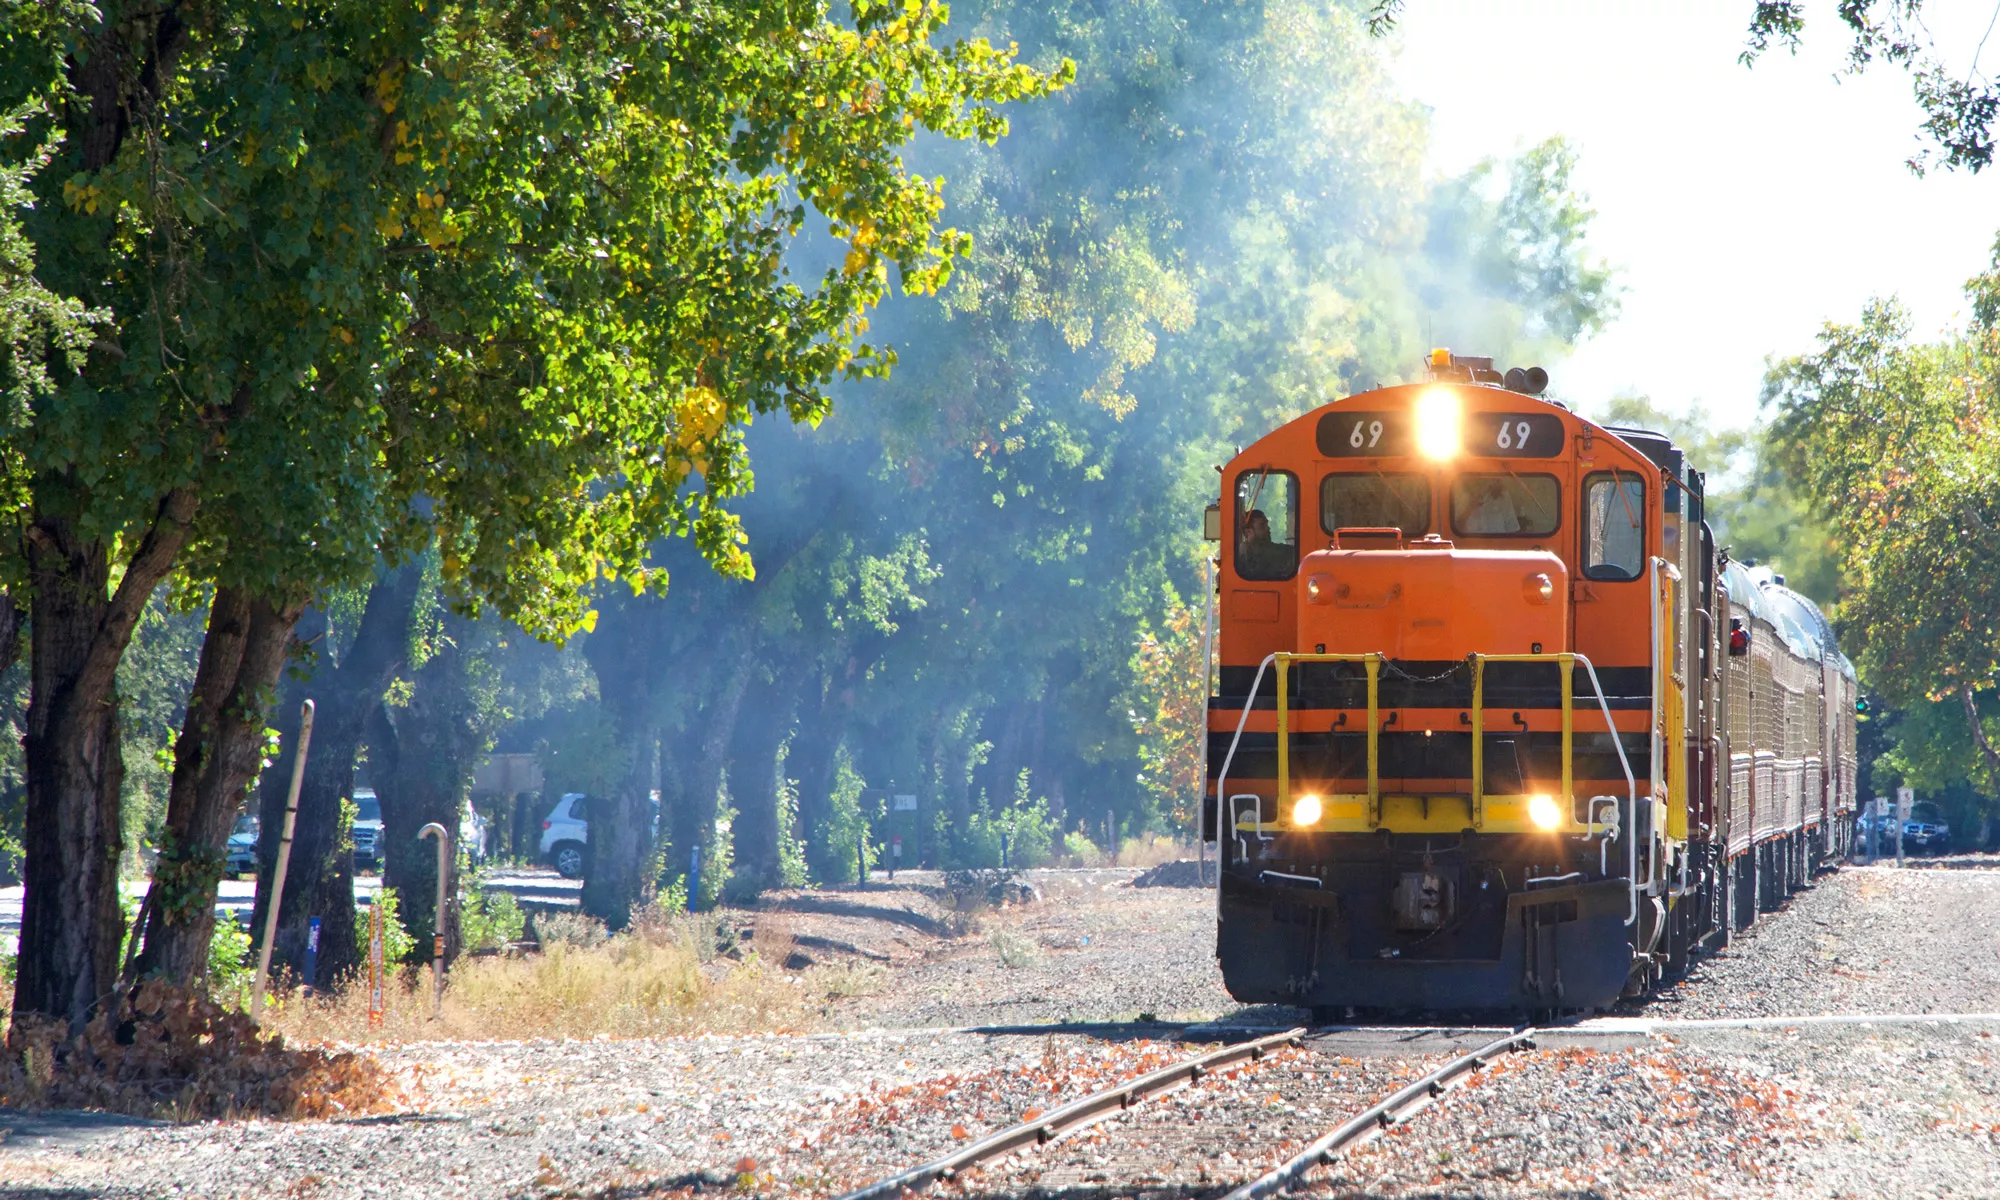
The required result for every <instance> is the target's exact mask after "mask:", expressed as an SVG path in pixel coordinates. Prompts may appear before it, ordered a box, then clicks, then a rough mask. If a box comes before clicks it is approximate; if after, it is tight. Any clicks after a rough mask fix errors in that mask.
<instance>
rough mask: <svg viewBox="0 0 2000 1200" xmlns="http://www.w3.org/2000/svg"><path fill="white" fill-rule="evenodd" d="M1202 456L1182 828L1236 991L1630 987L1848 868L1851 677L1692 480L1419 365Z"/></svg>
mask: <svg viewBox="0 0 2000 1200" xmlns="http://www.w3.org/2000/svg"><path fill="white" fill-rule="evenodd" d="M1429 376H1430V378H1429V380H1428V382H1425V383H1419V384H1412V385H1406V386H1396V387H1386V388H1379V389H1376V390H1374V391H1370V392H1365V393H1362V394H1359V395H1355V396H1351V397H1348V398H1347V399H1344V400H1340V401H1336V402H1334V403H1332V404H1328V405H1325V406H1323V407H1321V408H1319V409H1317V410H1315V411H1313V412H1311V413H1308V414H1307V415H1305V416H1303V417H1300V418H1299V419H1297V420H1295V421H1293V422H1291V423H1290V424H1287V425H1285V426H1283V427H1282V428H1280V429H1277V430H1275V431H1273V432H1272V433H1271V434H1269V435H1268V436H1266V437H1264V438H1263V439H1262V440H1260V441H1258V442H1257V443H1256V444H1254V445H1252V446H1250V447H1249V448H1248V449H1246V450H1244V451H1242V452H1241V453H1240V454H1238V455H1237V456H1236V457H1235V458H1234V459H1233V460H1231V461H1230V463H1229V464H1228V465H1227V466H1226V467H1225V468H1223V481H1222V494H1221V496H1220V498H1219V501H1218V503H1216V504H1215V505H1213V506H1211V509H1210V513H1209V532H1210V536H1211V537H1214V538H1216V539H1217V540H1219V541H1221V542H1222V543H1223V546H1222V553H1221V556H1220V573H1219V576H1218V589H1219V593H1220V595H1219V599H1218V605H1219V615H1218V625H1219V633H1220V640H1221V646H1220V673H1219V680H1217V681H1212V682H1217V683H1218V686H1217V688H1216V694H1214V695H1212V696H1211V697H1210V699H1209V705H1208V787H1209V791H1208V802H1207V804H1206V805H1205V810H1204V811H1205V816H1204V822H1203V825H1204V828H1203V833H1204V836H1205V837H1206V838H1208V839H1209V840H1212V841H1215V842H1216V844H1217V860H1218V863H1219V864H1220V870H1219V872H1218V884H1217V896H1216V905H1217V942H1216V949H1217V955H1218V957H1219V959H1220V961H1221V965H1222V971H1223V977H1224V979H1225V981H1226V983H1227V985H1228V987H1229V990H1230V992H1231V993H1232V994H1233V995H1234V996H1235V997H1236V998H1237V999H1238V1000H1241V1001H1244V1002H1247V1003H1283V1004H1294V1005H1301V1006H1307V1007H1311V1008H1313V1009H1315V1010H1318V1011H1319V1012H1320V1013H1321V1014H1322V1015H1333V1014H1336V1013H1339V1012H1341V1011H1342V1010H1345V1009H1366V1010H1376V1011H1380V1010H1424V1011H1433V1012H1461V1011H1471V1010H1507V1011H1513V1012H1522V1011H1526V1012H1546V1011H1574V1010H1589V1009H1597V1008H1602V1007H1604V1006H1606V1005H1609V1004H1610V1003H1612V1002H1613V1001H1615V1000H1617V999H1618V998H1619V997H1620V996H1621V995H1624V996H1632V995H1642V994H1645V993H1647V992H1649V991H1651V990H1652V989H1653V988H1655V987H1656V986H1657V985H1658V984H1659V982H1660V981H1661V980H1662V979H1663V978H1666V977H1669V976H1671V975H1673V974H1676V973H1678V972H1679V971H1680V970H1682V969H1683V968H1684V967H1685V965H1686V962H1687V959H1688V956H1689V954H1690V952H1691V951H1692V949H1693V948H1694V947H1695V946H1696V945H1698V944H1699V943H1701V942H1702V941H1703V940H1705V939H1712V940H1717V941H1726V940H1727V939H1728V938H1729V937H1730V936H1731V935H1732V933H1734V932H1735V931H1738V930H1740V929H1742V928H1743V927H1745V926H1746V925H1748V924H1749V923H1750V921H1752V920H1753V919H1754V918H1755V915H1756V913H1757V912H1758V911H1759V910H1760V909H1768V908H1770V907H1772V906H1775V905H1776V904H1778V903H1779V902H1780V901H1781V900H1782V899H1783V897H1784V896H1785V895H1787V894H1788V893H1789V892H1790V891H1791V890H1792V889H1795V888H1797V887H1799V886H1801V885H1802V884H1803V883H1804V881H1805V880H1806V878H1807V877H1808V876H1809V875H1810V873H1811V872H1812V871H1813V870H1815V869H1816V868H1817V867H1819V866H1820V865H1822V864H1826V863H1831V862H1834V861H1837V860H1838V859H1839V858H1840V857H1841V856H1843V855H1844V854H1845V852H1846V849H1847V838H1848V834H1849V830H1850V828H1851V826H1852V817H1851V813H1852V810H1853V809H1854V807H1855V794H1854V788H1855V753H1854V698H1855V681H1854V671H1853V668H1852V667H1851V666H1850V665H1849V663H1848V661H1847V660H1846V659H1845V658H1844V657H1843V656H1842V655H1841V654H1840V652H1839V650H1838V648H1837V647H1836V645H1835V641H1834V637H1833V632H1832V630H1831V628H1830V627H1829V626H1828V624H1827V622H1826V619H1825V617H1824V616H1823V615H1822V614H1821V613H1820V611H1819V609H1818V608H1816V607H1815V606H1814V605H1813V604H1812V602H1811V601H1809V600H1807V599H1805V598H1804V597H1802V596H1799V595H1797V594H1796V593H1794V592H1792V591H1790V590H1789V589H1787V588H1785V587H1784V585H1783V580H1782V579H1779V578H1777V577H1774V576H1772V575H1771V574H1770V573H1769V572H1768V571H1764V570H1761V569H1755V568H1750V567H1746V566H1744V565H1743V564H1739V563H1733V562H1729V561H1728V560H1727V558H1726V556H1725V555H1724V554H1722V553H1719V552H1718V550H1717V548H1716V546H1715V542H1714V537H1713V535H1712V534H1711V532H1710V529H1709V526H1708V524H1707V523H1706V521H1705V520H1704V519H1703V479H1702V474H1701V472H1700V471H1698V470H1695V469H1693V467H1692V466H1690V465H1689V464H1688V462H1687V461H1686V459H1685V457H1684V455H1683V454H1682V452H1681V451H1680V450H1679V449H1678V448H1676V447H1675V446H1673V445H1672V444H1671V442H1670V441H1669V440H1668V439H1667V438H1665V437H1663V436H1661V435H1659V434H1657V433H1652V432H1648V431H1645V430H1638V429H1621V428H1607V427H1604V426H1599V425H1596V424H1593V423H1592V422H1590V421H1587V420H1584V419H1582V418H1581V417H1578V416H1577V415H1576V414H1575V413H1572V412H1570V411H1568V410H1567V409H1566V408H1564V407H1563V406H1562V405H1560V404H1557V403H1554V402H1551V401H1548V400H1544V399H1542V398H1541V397H1540V395H1539V393H1540V391H1541V390H1542V387H1543V386H1544V385H1545V384H1546V380H1547V377H1546V375H1544V374H1543V373H1542V372H1541V371H1540V370H1539V369H1536V370H1532V371H1520V370H1515V371H1510V372H1508V373H1507V374H1506V375H1505V376H1503V375H1501V374H1500V373H1499V372H1498V371H1496V370H1494V369H1493V366H1492V363H1491V360H1488V359H1476V358H1462V357H1455V356H1453V355H1451V354H1449V353H1448V352H1444V351H1439V352H1436V353H1434V354H1433V355H1432V358H1431V362H1430V367H1429Z"/></svg>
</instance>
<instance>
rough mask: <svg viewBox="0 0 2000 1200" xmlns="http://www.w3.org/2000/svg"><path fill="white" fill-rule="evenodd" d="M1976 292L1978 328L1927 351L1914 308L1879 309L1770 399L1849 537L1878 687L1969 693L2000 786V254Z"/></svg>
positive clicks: (1866, 669)
mask: <svg viewBox="0 0 2000 1200" xmlns="http://www.w3.org/2000/svg"><path fill="white" fill-rule="evenodd" d="M1968 291H1969V293H1970V295H1971V298H1972V300H1973V306H1974V312H1975V319H1974V322H1973V326H1972V328H1971V329H1970V330H1969V331H1968V332H1967V333H1966V334H1964V335H1961V336H1956V337H1953V338H1950V339H1948V340H1945V341H1942V342H1939V343H1934V344H1929V345H1924V344H1915V343H1913V342H1912V341H1911V339H1910V323H1909V318H1908V316H1907V314H1905V313H1904V312H1903V311H1902V310H1901V308H1900V307H1898V306H1897V305H1895V304H1894V303H1881V302H1878V303H1875V304H1871V305H1870V306H1869V307H1868V308H1867V310H1866V311H1865V312H1864V313H1863V314H1862V317H1861V320H1860V321H1859V322H1857V323H1855V324H1852V325H1828V326H1827V327H1826V328H1825V329H1824V330H1823V331H1822V332H1821V334H1820V337H1819V349H1818V351H1817V352H1816V353H1813V354H1809V355H1803V356H1799V357H1797V358H1792V359H1787V360H1784V361H1782V362H1780V363H1778V364H1776V365H1775V366H1774V367H1773V368H1772V370H1771V373H1770V375H1769V377H1768V379H1767V381H1766V384H1765V393H1766V400H1767V403H1768V404H1769V405H1771V406H1772V408H1773V409H1774V411H1775V413H1776V419H1775V420H1774V422H1773V427H1772V432H1773V435H1774V437H1775V439H1776V440H1777V442H1778V444H1779V445H1780V446H1781V447H1782V451H1783V459H1782V462H1783V466H1784V469H1785V472H1786V474H1787V476H1788V477H1789V478H1791V479H1792V480H1793V481H1795V482H1796V484H1797V485H1798V486H1799V487H1800V488H1801V489H1803V490H1804V491H1805V492H1806V493H1807V495H1809V496H1810V497H1811V498H1812V499H1813V500H1814V501H1815V503H1816V504H1817V506H1818V507H1819V508H1820V509H1821V511H1823V512H1825V513H1827V514H1829V517H1830V519H1831V520H1832V522H1833V523H1834V526H1835V528H1836V530H1837V537H1836V539H1835V540H1836V544H1837V545H1838V546H1839V547H1840V553H1841V568H1842V578H1843V581H1844V583H1845V598H1844V600H1843V601H1842V605H1841V609H1840V614H1841V627H1842V634H1843V638H1844V639H1845V640H1846V641H1847V642H1848V643H1849V644H1850V646H1852V647H1853V649H1854V652H1855V654H1856V657H1857V658H1858V659H1859V662H1860V669H1861V676H1862V678H1863V680H1864V681H1865V682H1866V685H1867V687H1868V689H1869V690H1870V691H1871V692H1872V693H1874V694H1876V695H1877V696H1879V697H1881V698H1882V699H1883V700H1884V701H1885V702H1887V703H1888V704H1889V705H1891V706H1893V707H1894V708H1897V709H1901V710H1905V711H1918V710H1924V709H1927V708H1929V707H1930V706H1932V705H1935V704H1937V703H1938V702H1940V701H1947V700H1949V701H1954V702H1956V704H1957V705H1958V706H1959V709H1960V719H1961V720H1962V721H1963V722H1964V727H1965V728H1966V730H1967V731H1968V733H1969V734H1970V738H1971V741H1972V743H1973V744H1974V745H1975V746H1977V747H1978V749H1979V751H1980V753H1981V755H1982V757H1983V758H1984V760H1985V763H1986V768H1987V775H1988V786H1989V788H1990V789H2000V752H1996V750H1995V748H1994V745H1993V743H1992V740H1991V738H1990V737H1989V735H1988V733H1987V731H1986V727H1985V721H1984V719H1983V717H1982V716H1981V713H1980V704H1979V699H1978V695H1979V693H1980V692H1981V691H1983V690H1986V689H1989V688H1991V687H1992V686H1993V683H1994V679H1995V675H1996V672H2000V623H1996V621H1997V620H2000V618H1996V615H1995V614H1996V613H2000V422H1996V410H1995V404H1994V396H1995V390H1994V389H1995V386H1996V383H2000V260H1996V263H1995V268H1994V269H1993V270H1989V271H1988V272H1987V273H1986V274H1984V275H1981V276H1980V277H1978V278H1976V279H1975V280H1973V282H1972V284H1971V285H1970V286H1969V288H1968ZM1930 740H1932V741H1935V739H1930Z"/></svg>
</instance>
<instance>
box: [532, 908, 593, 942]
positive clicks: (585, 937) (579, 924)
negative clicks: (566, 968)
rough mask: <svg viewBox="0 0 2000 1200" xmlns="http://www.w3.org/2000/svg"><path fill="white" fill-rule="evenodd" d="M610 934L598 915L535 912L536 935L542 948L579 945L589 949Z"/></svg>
mask: <svg viewBox="0 0 2000 1200" xmlns="http://www.w3.org/2000/svg"><path fill="white" fill-rule="evenodd" d="M609 936H610V935H609V934H607V933H606V932H605V931H604V922H602V921H600V920H598V919H597V918H596V917H593V916H590V915H588V914H585V913H580V912H546V913H537V914H535V937H536V939H537V940H539V941H540V942H541V944H542V949H544V950H547V949H548V948H549V947H550V946H577V947H580V948H582V949H585V950H588V949H590V948H591V947H592V946H599V945H602V944H603V943H604V940H605V938H607V937H609Z"/></svg>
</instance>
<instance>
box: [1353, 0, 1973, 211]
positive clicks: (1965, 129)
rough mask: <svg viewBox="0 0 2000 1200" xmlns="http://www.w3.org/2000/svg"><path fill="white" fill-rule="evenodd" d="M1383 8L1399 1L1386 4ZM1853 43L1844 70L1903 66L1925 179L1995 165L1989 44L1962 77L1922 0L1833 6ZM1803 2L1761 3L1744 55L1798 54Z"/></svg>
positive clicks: (1918, 164) (1917, 163) (1915, 166)
mask: <svg viewBox="0 0 2000 1200" xmlns="http://www.w3.org/2000/svg"><path fill="white" fill-rule="evenodd" d="M1381 3H1382V4H1383V5H1384V6H1385V7H1394V6H1399V5H1400V4H1401V3H1402V0H1381ZM1835 12H1837V13H1838V14H1839V17H1840V20H1841V22H1842V23H1843V24H1844V25H1846V26H1847V32H1848V33H1849V35H1850V36H1851V37H1852V39H1853V40H1852V41H1851V42H1850V43H1849V45H1848V49H1847V69H1848V70H1850V71H1853V72H1856V73H1859V72H1861V71H1864V70H1866V69H1867V68H1868V67H1869V66H1870V65H1872V64H1873V63H1876V62H1886V63H1890V64H1892V65H1894V66H1897V67H1900V68H1901V69H1902V70H1903V71H1905V72H1906V73H1908V75H1909V76H1910V90H1911V92H1912V94H1913V95H1914V97H1915V99H1916V102H1917V107H1918V108H1920V109H1921V110H1922V111H1923V114H1924V120H1923V122H1922V124H1921V126H1920V128H1921V129H1922V131H1923V132H1922V136H1923V137H1924V138H1925V139H1926V140H1928V141H1929V142H1931V143H1933V145H1928V146H1926V147H1924V149H1922V150H1919V151H1918V152H1917V153H1916V154H1914V155H1911V156H1910V158H1909V160H1908V166H1909V168H1910V169H1911V170H1912V171H1914V172H1916V173H1917V174H1919V175H1921V174H1923V173H1924V172H1925V171H1926V170H1927V169H1928V168H1929V167H1930V166H1932V165H1934V164H1938V163H1942V165H1943V166H1944V167H1945V168H1946V169H1947V170H1958V169H1960V168H1963V169H1965V170H1967V171H1971V172H1975V173H1976V172H1978V171H1981V170H1983V169H1985V168H1986V167H1987V166H1989V165H1991V164H1992V162H1993V122H1994V119H1995V118H1996V117H2000V87H1996V86H1995V85H1994V84H1993V82H1992V81H1990V80H1989V79H1987V78H1986V76H1984V75H1983V74H1981V73H1980V72H1979V70H1978V60H1979V51H1980V50H1982V49H1984V48H1985V45H1986V42H1985V39H1984V38H1981V39H1980V43H1979V45H1978V46H1977V47H1975V48H1974V49H1973V51H1972V54H1971V59H1972V62H1973V66H1972V68H1971V69H1970V70H1967V71H1959V70H1957V69H1955V67H1954V66H1953V65H1952V64H1950V63H1949V62H1948V61H1947V58H1948V57H1956V56H1954V55H1948V54H1947V53H1946V52H1945V51H1943V50H1941V49H1940V48H1939V47H1938V45H1937V42H1936V39H1935V37H1934V36H1933V35H1932V33H1931V30H1930V27H1929V26H1928V25H1927V24H1926V23H1925V21H1924V15H1923V4H1922V0H1843V3H1841V4H1838V5H1836V6H1835ZM1805 28H1806V15H1805V5H1804V3H1803V2H1802V0H1756V5H1755V7H1753V8H1752V9H1751V13H1750V25H1749V38H1748V42H1747V44H1746V46H1745V48H1744V50H1743V53H1742V54H1741V55H1740V56H1739V57H1740V59H1741V61H1742V62H1744V63H1745V64H1748V63H1751V62H1754V61H1756V59H1757V58H1758V57H1759V56H1760V55H1762V54H1763V53H1764V52H1765V51H1766V50H1768V49H1770V48H1771V46H1772V45H1773V44H1774V43H1775V44H1777V45H1781V46H1784V47H1785V48H1786V49H1788V50H1791V51H1792V52H1793V53H1797V51H1798V47H1799V42H1800V40H1801V38H1802V37H1803V35H1804V33H1805Z"/></svg>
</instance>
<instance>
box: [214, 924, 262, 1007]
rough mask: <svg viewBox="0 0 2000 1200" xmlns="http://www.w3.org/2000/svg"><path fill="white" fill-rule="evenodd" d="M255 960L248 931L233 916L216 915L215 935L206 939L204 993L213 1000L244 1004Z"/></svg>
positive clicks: (227, 1003)
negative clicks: (206, 960)
mask: <svg viewBox="0 0 2000 1200" xmlns="http://www.w3.org/2000/svg"><path fill="white" fill-rule="evenodd" d="M256 975H257V963H256V960H255V959H254V958H253V957H252V956H251V954H250V931H249V930H247V929H245V928H243V927H242V926H241V925H238V924H237V923H236V920H235V918H234V917H217V918H216V922H215V936H214V937H213V938H211V939H209V943H208V973H207V981H208V994H209V996H210V997H212V998H213V999H214V1000H215V1001H216V1002H217V1003H219V1004H225V1005H229V1006H232V1007H235V1008H246V1007H248V1006H249V1003H250V989H251V988H252V987H253V986H254V985H255V983H256Z"/></svg>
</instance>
